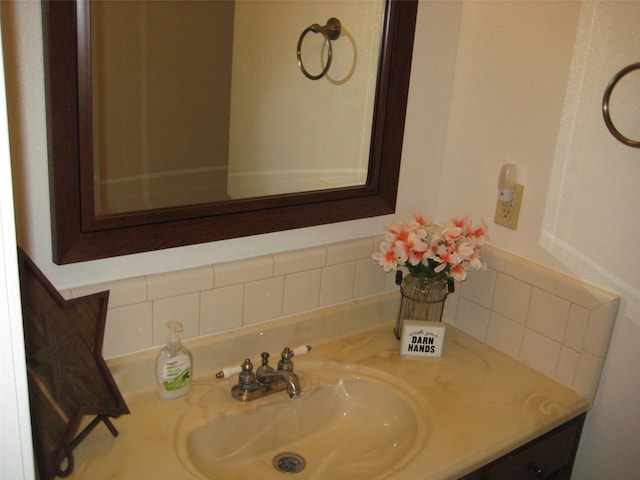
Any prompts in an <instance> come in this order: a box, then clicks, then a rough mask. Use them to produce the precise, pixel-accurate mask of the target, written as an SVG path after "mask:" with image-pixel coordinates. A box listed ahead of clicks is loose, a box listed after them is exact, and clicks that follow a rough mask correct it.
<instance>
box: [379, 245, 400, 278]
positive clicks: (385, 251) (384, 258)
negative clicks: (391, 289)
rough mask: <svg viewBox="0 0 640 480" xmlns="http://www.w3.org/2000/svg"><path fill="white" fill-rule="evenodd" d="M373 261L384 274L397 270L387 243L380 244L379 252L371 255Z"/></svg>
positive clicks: (394, 259)
mask: <svg viewBox="0 0 640 480" xmlns="http://www.w3.org/2000/svg"><path fill="white" fill-rule="evenodd" d="M373 258H374V260H377V261H378V263H379V264H380V266H381V267H382V268H383V270H384V271H385V272H390V271H391V270H397V269H398V263H397V262H396V255H395V252H394V251H393V249H392V248H391V246H390V245H389V244H388V243H385V242H382V243H381V244H380V251H379V252H376V253H374V254H373Z"/></svg>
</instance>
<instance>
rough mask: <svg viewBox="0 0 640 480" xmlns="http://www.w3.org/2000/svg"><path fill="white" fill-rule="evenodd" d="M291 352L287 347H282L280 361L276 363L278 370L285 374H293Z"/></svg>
mask: <svg viewBox="0 0 640 480" xmlns="http://www.w3.org/2000/svg"><path fill="white" fill-rule="evenodd" d="M293 355H294V353H293V350H291V349H290V348H289V347H284V350H282V353H281V354H280V357H281V358H280V361H279V362H278V370H281V371H285V372H293V362H292V361H291V359H292V358H293Z"/></svg>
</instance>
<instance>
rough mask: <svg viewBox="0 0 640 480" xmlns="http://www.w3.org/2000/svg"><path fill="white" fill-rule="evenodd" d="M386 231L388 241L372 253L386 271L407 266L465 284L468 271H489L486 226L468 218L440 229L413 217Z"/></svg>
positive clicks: (418, 217) (430, 276)
mask: <svg viewBox="0 0 640 480" xmlns="http://www.w3.org/2000/svg"><path fill="white" fill-rule="evenodd" d="M386 230H387V234H386V239H385V240H386V241H385V242H383V243H381V244H380V251H379V252H376V253H374V254H373V258H374V259H375V260H376V261H378V263H379V264H380V266H381V267H382V268H383V269H384V271H385V272H390V271H391V270H397V269H398V266H405V267H406V268H407V269H408V270H409V272H410V273H411V274H413V275H418V276H419V275H424V276H425V277H427V278H442V279H444V280H447V281H448V280H450V279H454V280H457V281H463V280H465V279H466V278H467V272H469V271H477V270H480V269H486V265H485V262H484V260H483V258H482V250H483V247H484V245H485V241H486V227H485V226H484V225H474V224H472V222H471V220H470V219H469V218H468V217H465V218H454V219H452V220H450V221H449V222H448V223H447V224H446V225H444V226H443V227H440V226H438V225H434V224H431V223H430V222H429V221H428V220H426V219H425V218H423V217H422V216H420V215H414V218H413V220H411V221H410V222H407V223H405V222H403V221H398V223H396V224H393V225H390V226H388V227H387V228H386Z"/></svg>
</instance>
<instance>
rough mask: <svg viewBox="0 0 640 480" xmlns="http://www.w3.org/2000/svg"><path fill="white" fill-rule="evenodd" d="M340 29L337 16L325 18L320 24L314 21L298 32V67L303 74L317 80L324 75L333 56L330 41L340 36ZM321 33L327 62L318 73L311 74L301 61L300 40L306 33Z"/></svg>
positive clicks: (302, 39) (301, 40)
mask: <svg viewBox="0 0 640 480" xmlns="http://www.w3.org/2000/svg"><path fill="white" fill-rule="evenodd" d="M341 30H342V25H341V24H340V20H338V19H337V18H330V19H329V20H327V24H326V25H323V26H320V25H318V24H317V23H314V24H313V25H311V26H310V27H307V28H306V29H305V30H304V31H303V32H302V34H300V38H299V39H298V67H300V70H301V71H302V73H304V76H305V77H307V78H308V79H310V80H318V79H320V78H322V77H324V76H325V75H326V74H327V72H328V71H329V67H331V57H332V56H333V48H332V47H331V41H332V40H337V39H338V37H340V32H341ZM309 32H313V33H321V34H322V36H323V37H324V43H325V46H326V47H327V64H326V65H325V66H324V68H323V69H322V71H321V72H320V73H319V74H318V75H311V74H310V73H309V72H308V71H307V69H306V68H304V64H303V63H302V42H303V41H304V37H305V36H306V35H307V33H309Z"/></svg>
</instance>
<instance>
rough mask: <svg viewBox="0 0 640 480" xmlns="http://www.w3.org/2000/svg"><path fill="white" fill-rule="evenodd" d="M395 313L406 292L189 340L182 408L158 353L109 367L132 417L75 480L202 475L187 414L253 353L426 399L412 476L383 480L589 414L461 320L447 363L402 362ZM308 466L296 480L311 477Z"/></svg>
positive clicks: (422, 473) (461, 467)
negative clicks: (291, 352) (398, 386)
mask: <svg viewBox="0 0 640 480" xmlns="http://www.w3.org/2000/svg"><path fill="white" fill-rule="evenodd" d="M396 308H397V302H396V301H395V296H389V295H383V296H379V297H375V298H373V299H368V300H364V301H358V302H353V303H352V304H349V305H346V306H342V307H332V308H331V309H326V310H324V311H322V312H319V313H318V312H315V313H312V314H306V315H302V316H298V317H296V318H289V319H284V320H282V321H277V322H270V324H268V325H266V324H265V325H255V326H252V327H248V328H245V329H242V330H240V331H236V332H228V333H225V334H219V335H214V336H211V337H207V338H202V339H198V340H197V341H194V342H191V343H189V342H187V343H186V345H187V346H188V347H189V348H190V349H191V350H192V351H193V353H194V365H195V374H194V381H193V383H192V389H191V392H190V393H189V394H188V395H187V396H186V397H183V398H181V399H177V400H172V401H162V400H159V399H157V397H156V393H155V387H154V386H153V384H152V383H150V382H153V371H154V370H153V359H154V357H155V352H143V353H140V354H136V355H132V356H129V357H127V358H120V359H115V360H112V361H109V362H108V363H109V366H110V369H111V371H112V373H113V375H114V378H115V380H116V383H118V385H119V387H120V389H121V391H122V393H123V395H124V397H125V399H126V401H127V404H128V406H129V409H130V411H131V413H130V414H129V415H124V416H122V417H120V418H117V419H114V420H113V423H114V425H115V427H116V428H117V429H118V430H119V432H120V433H119V436H118V437H116V438H114V437H112V436H111V434H110V433H109V431H108V430H107V429H106V428H105V427H104V426H102V425H99V426H98V427H97V428H96V429H95V430H94V431H92V432H91V433H90V434H89V436H88V437H87V438H86V439H85V440H84V441H83V442H82V443H81V444H80V445H79V446H78V447H77V448H76V450H75V451H74V457H75V468H74V471H73V473H72V475H71V476H70V477H68V478H74V479H86V478H91V479H93V480H97V479H136V480H138V479H156V478H158V479H160V478H167V479H169V478H171V479H192V478H198V477H196V476H194V475H193V474H192V473H190V472H189V470H188V469H187V468H186V467H185V466H184V465H183V464H182V463H181V461H180V460H179V458H178V455H177V447H176V434H175V433H176V426H177V425H178V424H179V422H180V418H181V417H182V416H183V415H184V414H185V412H186V411H187V409H188V408H189V406H190V405H192V404H194V403H195V402H197V401H198V399H199V398H201V397H202V395H204V394H205V393H206V392H208V391H210V389H212V388H219V389H225V390H226V391H228V390H229V388H230V386H231V385H232V384H233V383H235V382H234V379H225V380H216V379H215V376H214V372H215V371H216V370H218V369H220V368H221V367H225V366H228V365H229V364H230V363H231V364H239V363H241V362H242V360H243V359H244V358H246V357H250V358H252V360H253V362H254V364H258V360H259V354H260V352H261V351H270V352H271V353H272V355H274V354H276V355H277V353H278V352H279V351H280V350H281V348H282V346H291V347H294V346H297V345H299V344H312V345H313V350H312V351H311V352H310V353H309V354H308V355H305V356H302V357H298V358H296V359H295V363H296V371H297V372H298V373H299V374H300V375H301V377H303V374H304V372H305V364H307V365H312V364H313V365H317V364H318V362H338V363H340V364H345V365H352V366H364V367H367V368H371V369H376V370H379V371H382V372H385V373H387V374H391V375H393V376H394V377H395V378H397V379H398V380H400V381H402V382H405V383H406V384H408V385H410V387H411V388H413V389H414V392H415V394H416V395H418V396H420V397H422V399H423V400H424V402H425V405H426V419H427V420H426V423H427V425H426V426H425V429H426V437H425V440H424V444H423V445H422V449H421V451H420V452H419V453H418V454H417V455H416V456H415V457H414V458H413V460H412V461H411V462H409V463H408V464H407V465H405V466H404V467H403V469H402V470H401V471H399V472H396V473H394V474H392V475H390V476H385V477H381V478H390V479H391V478H392V479H405V480H406V479H418V478H420V479H421V480H435V479H453V478H458V477H460V476H462V475H465V474H466V473H469V472H471V471H473V470H475V469H476V468H478V467H481V466H482V465H485V464H486V463H488V462H490V461H492V460H494V459H496V458H498V457H500V456H502V455H504V454H506V453H508V452H509V451H511V450H513V449H514V448H516V447H518V446H520V445H522V444H524V443H526V442H528V441H529V440H532V439H534V438H536V437H538V436H539V435H541V434H542V433H545V432H547V431H549V430H551V429H552V428H554V427H556V426H558V425H561V424H562V423H564V422H565V421H567V420H569V419H571V418H573V417H575V416H577V415H579V414H581V413H583V412H585V411H586V410H587V409H588V407H589V405H588V402H587V401H586V400H585V399H584V398H582V397H581V396H579V395H578V394H576V393H575V392H573V391H572V390H570V389H568V388H566V387H564V386H562V385H560V384H558V383H557V382H555V381H553V380H551V379H549V378H547V377H545V376H543V375H541V374H539V373H537V372H536V371H534V370H532V369H531V368H529V367H527V366H525V365H523V364H521V363H519V362H517V361H516V360H513V359H511V358H510V357H508V356H506V355H504V354H502V353H500V352H498V351H497V350H495V349H493V348H491V347H489V346H487V345H485V344H483V343H482V342H479V341H478V340H476V339H474V338H473V337H471V336H469V335H467V334H465V333H463V332H461V331H459V330H457V329H456V328H455V327H453V326H451V325H447V332H446V337H445V345H444V352H443V356H442V358H420V357H404V356H400V354H399V341H398V340H396V338H395V337H394V335H393V331H392V330H393V317H394V315H395V309H396ZM303 387H304V384H303ZM277 395H283V396H284V397H285V400H286V401H291V402H294V401H296V400H289V399H288V398H286V395H285V393H279V394H277ZM229 398H230V394H229ZM260 401H261V400H257V402H260ZM307 470H311V469H307ZM307 470H305V471H303V472H300V473H297V474H295V475H294V476H293V477H292V478H296V479H298V480H303V479H305V478H308V477H307V475H311V473H312V472H307ZM279 475H280V476H282V475H290V474H279Z"/></svg>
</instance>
